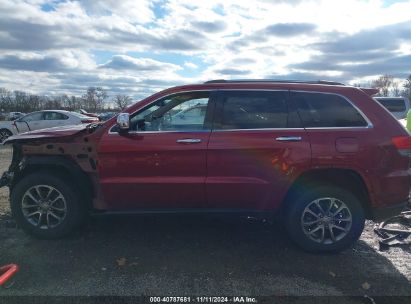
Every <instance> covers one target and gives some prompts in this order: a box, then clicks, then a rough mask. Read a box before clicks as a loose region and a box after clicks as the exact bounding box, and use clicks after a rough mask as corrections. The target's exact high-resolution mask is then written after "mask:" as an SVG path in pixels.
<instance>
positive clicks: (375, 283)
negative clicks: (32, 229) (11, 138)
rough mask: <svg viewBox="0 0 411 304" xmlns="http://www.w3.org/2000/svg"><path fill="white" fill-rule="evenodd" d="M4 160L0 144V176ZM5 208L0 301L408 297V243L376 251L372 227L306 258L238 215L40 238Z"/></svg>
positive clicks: (280, 235) (151, 220)
mask: <svg viewBox="0 0 411 304" xmlns="http://www.w3.org/2000/svg"><path fill="white" fill-rule="evenodd" d="M10 156H11V150H10V148H7V147H1V148H0V171H1V172H3V171H4V170H6V168H7V167H8V164H9V162H10ZM8 204H9V203H8V189H6V188H1V189H0V265H3V264H7V263H17V264H19V265H20V267H21V270H20V272H19V274H18V275H17V276H16V280H15V282H14V285H13V286H12V287H11V288H8V289H4V288H3V289H0V296H1V295H31V296H32V295H43V296H50V295H55V296H60V295H84V296H88V295H123V296H124V295H146V296H163V295H169V296H170V295H174V296H184V295H191V296H194V295H208V296H222V295H234V296H236V295H242V296H246V295H250V296H272V295H276V296H284V295H286V296H288V295H291V296H345V297H348V298H346V300H347V301H346V302H349V303H351V302H352V303H356V302H358V298H350V297H351V296H361V297H362V296H364V295H367V296H369V297H378V296H408V297H411V285H410V280H411V247H408V248H390V249H389V250H388V251H383V252H381V251H379V250H378V241H377V238H376V236H375V235H374V232H373V227H374V225H375V224H374V223H373V222H371V221H369V222H367V224H366V229H365V231H364V233H363V234H362V237H361V239H360V241H359V242H358V243H357V244H356V245H355V247H354V248H352V249H349V250H347V251H345V252H342V253H340V254H337V255H314V254H308V253H305V252H302V251H300V250H299V249H297V248H296V247H295V246H294V245H293V244H291V243H290V241H289V240H288V238H287V236H286V234H285V232H284V229H283V228H282V226H281V225H279V224H276V223H274V224H272V225H270V224H267V223H261V222H256V221H250V220H246V219H238V218H225V219H221V218H209V217H187V216H185V217H184V216H144V217H142V216H139V217H137V216H134V217H108V218H93V219H91V220H90V221H89V223H88V224H87V225H86V227H84V228H83V229H82V230H81V231H79V232H78V233H77V234H76V235H74V236H71V237H69V238H66V239H63V240H55V241H41V240H36V239H33V238H31V237H28V236H27V235H25V234H24V233H23V232H22V231H21V230H20V229H18V228H15V227H13V225H11V224H10V223H9V221H8V220H10V211H9V205H8ZM361 299H365V300H366V302H364V301H359V303H372V302H371V299H368V298H361ZM391 299H394V298H391ZM368 300H369V302H367V301H368ZM396 300H398V301H401V302H403V303H407V302H408V303H411V298H408V299H407V298H401V299H398V298H396ZM375 301H376V303H378V301H377V300H375ZM0 302H1V298H0ZM337 302H340V301H337ZM337 302H336V301H331V302H330V303H337ZM388 302H392V303H394V302H393V301H391V300H389V301H388Z"/></svg>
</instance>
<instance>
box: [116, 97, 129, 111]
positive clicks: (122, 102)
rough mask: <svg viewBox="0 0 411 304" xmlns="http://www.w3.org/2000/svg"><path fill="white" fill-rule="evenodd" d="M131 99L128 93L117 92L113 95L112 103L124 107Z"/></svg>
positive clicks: (120, 107) (121, 108)
mask: <svg viewBox="0 0 411 304" xmlns="http://www.w3.org/2000/svg"><path fill="white" fill-rule="evenodd" d="M131 101H132V98H131V97H130V96H128V95H123V94H118V95H116V96H115V97H114V99H113V103H114V104H115V105H116V106H117V107H118V108H119V109H120V110H123V109H125V108H126V107H127V106H128V105H129V104H130V103H131Z"/></svg>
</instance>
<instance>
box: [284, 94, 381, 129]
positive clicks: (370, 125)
mask: <svg viewBox="0 0 411 304" xmlns="http://www.w3.org/2000/svg"><path fill="white" fill-rule="evenodd" d="M292 92H297V93H313V94H327V95H336V96H339V97H342V98H343V99H344V100H345V101H347V102H348V103H349V104H350V105H351V106H352V107H353V108H354V109H355V110H356V111H357V112H358V113H360V115H361V116H362V118H363V119H364V120H365V122H366V123H367V125H366V126H362V127H361V126H352V127H308V128H305V129H306V130H324V129H330V130H337V129H343V130H345V129H372V128H374V125H373V123H372V122H371V120H370V119H369V118H368V117H367V115H365V114H364V112H363V111H361V110H360V109H359V108H358V107H357V106H356V105H355V104H354V103H353V102H352V101H351V100H349V99H348V98H347V97H345V96H344V95H341V94H338V93H330V92H318V91H306V90H290V93H292Z"/></svg>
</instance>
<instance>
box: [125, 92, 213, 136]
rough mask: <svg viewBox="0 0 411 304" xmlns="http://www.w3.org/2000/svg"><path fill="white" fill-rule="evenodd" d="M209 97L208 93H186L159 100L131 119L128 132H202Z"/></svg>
mask: <svg viewBox="0 0 411 304" xmlns="http://www.w3.org/2000/svg"><path fill="white" fill-rule="evenodd" d="M209 95H210V92H188V93H179V94H175V95H172V96H167V97H165V98H163V99H160V100H158V101H156V102H154V103H152V104H150V105H149V106H148V107H147V108H145V109H143V110H142V111H139V112H138V113H136V114H134V115H133V116H132V117H131V119H130V130H131V131H139V132H150V131H195V130H204V129H205V119H206V113H207V107H208V100H209Z"/></svg>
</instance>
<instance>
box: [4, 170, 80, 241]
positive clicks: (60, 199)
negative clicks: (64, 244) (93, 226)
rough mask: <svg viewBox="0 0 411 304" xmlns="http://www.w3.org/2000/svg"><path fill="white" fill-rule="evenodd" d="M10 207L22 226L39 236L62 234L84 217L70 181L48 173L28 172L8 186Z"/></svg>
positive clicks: (56, 236)
mask: <svg viewBox="0 0 411 304" xmlns="http://www.w3.org/2000/svg"><path fill="white" fill-rule="evenodd" d="M10 198H11V200H10V204H11V210H12V213H13V216H14V218H15V219H16V221H17V223H18V224H19V225H20V226H21V227H22V229H23V230H24V231H25V232H27V233H29V234H31V235H33V236H36V237H39V238H45V239H51V238H59V237H63V236H65V235H67V234H69V233H70V232H72V231H73V230H74V229H75V228H76V227H78V226H79V225H80V224H81V222H82V221H83V219H84V217H85V212H86V210H85V208H84V206H85V205H84V204H83V203H82V202H81V200H80V198H79V197H78V196H77V195H76V192H75V191H74V189H73V187H72V185H71V184H69V183H67V182H66V181H64V180H63V179H61V178H60V177H57V176H55V175H53V174H52V173H49V172H40V173H33V174H30V175H28V176H26V177H24V178H23V179H21V180H20V181H19V182H18V183H17V184H16V185H15V186H14V187H13V189H12V192H11V196H10Z"/></svg>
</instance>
